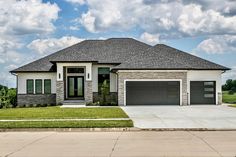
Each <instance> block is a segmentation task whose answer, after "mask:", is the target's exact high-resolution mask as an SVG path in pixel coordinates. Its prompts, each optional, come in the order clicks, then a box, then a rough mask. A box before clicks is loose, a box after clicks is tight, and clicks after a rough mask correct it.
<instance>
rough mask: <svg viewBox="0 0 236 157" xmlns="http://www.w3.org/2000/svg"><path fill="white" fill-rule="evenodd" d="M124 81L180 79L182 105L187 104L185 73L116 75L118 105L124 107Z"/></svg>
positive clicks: (124, 73)
mask: <svg viewBox="0 0 236 157" xmlns="http://www.w3.org/2000/svg"><path fill="white" fill-rule="evenodd" d="M125 79H181V80H182V104H181V105H187V104H188V98H187V72H120V71H119V73H118V105H120V106H123V105H124V80H125Z"/></svg>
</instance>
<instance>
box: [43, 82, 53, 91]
mask: <svg viewBox="0 0 236 157" xmlns="http://www.w3.org/2000/svg"><path fill="white" fill-rule="evenodd" d="M46 81H50V92H46V90H45V89H46V88H45V85H46V83H45V82H46ZM43 89H44V94H52V80H51V79H44V80H43Z"/></svg>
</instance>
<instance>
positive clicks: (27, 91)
mask: <svg viewBox="0 0 236 157" xmlns="http://www.w3.org/2000/svg"><path fill="white" fill-rule="evenodd" d="M28 81H32V82H33V87H32V89H33V90H32V92H29V90H28V87H29V86H28ZM26 93H27V94H34V79H27V80H26Z"/></svg>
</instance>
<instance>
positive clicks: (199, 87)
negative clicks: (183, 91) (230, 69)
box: [190, 81, 216, 104]
mask: <svg viewBox="0 0 236 157" xmlns="http://www.w3.org/2000/svg"><path fill="white" fill-rule="evenodd" d="M215 87H216V85H215V81H191V82H190V104H215V99H216V94H215Z"/></svg>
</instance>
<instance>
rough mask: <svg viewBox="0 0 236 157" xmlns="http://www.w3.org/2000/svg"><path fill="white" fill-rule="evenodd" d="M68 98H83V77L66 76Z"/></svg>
mask: <svg viewBox="0 0 236 157" xmlns="http://www.w3.org/2000/svg"><path fill="white" fill-rule="evenodd" d="M67 81H68V98H74V99H84V77H83V76H68V79H67Z"/></svg>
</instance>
